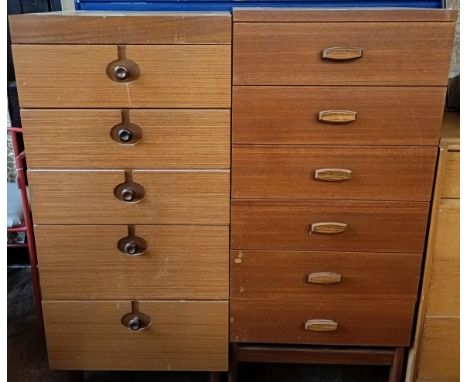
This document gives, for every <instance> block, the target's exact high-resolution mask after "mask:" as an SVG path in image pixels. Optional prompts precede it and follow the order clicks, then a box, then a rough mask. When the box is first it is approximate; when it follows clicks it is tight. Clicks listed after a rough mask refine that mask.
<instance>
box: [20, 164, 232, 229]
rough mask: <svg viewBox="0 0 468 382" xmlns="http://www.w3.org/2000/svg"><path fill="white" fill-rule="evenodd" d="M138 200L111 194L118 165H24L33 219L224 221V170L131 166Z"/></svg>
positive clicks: (226, 186)
mask: <svg viewBox="0 0 468 382" xmlns="http://www.w3.org/2000/svg"><path fill="white" fill-rule="evenodd" d="M132 173H133V181H134V182H136V183H138V184H140V185H142V186H143V187H144V188H145V196H144V197H143V199H142V200H141V201H140V202H138V203H125V202H122V201H120V200H119V199H117V198H116V197H115V195H114V188H115V187H116V186H117V185H119V184H121V183H124V181H125V176H124V171H123V170H122V171H120V170H108V171H104V170H102V171H101V170H95V171H85V170H75V171H65V170H63V171H62V170H30V171H29V172H28V174H29V175H28V176H29V185H30V188H31V198H32V199H31V205H32V211H33V216H34V223H35V224H204V225H228V224H229V188H230V187H229V177H230V174H229V171H228V170H213V171H211V170H205V171H195V170H193V171H191V170H180V171H167V170H166V171H164V170H161V171H157V170H135V171H133V172H132Z"/></svg>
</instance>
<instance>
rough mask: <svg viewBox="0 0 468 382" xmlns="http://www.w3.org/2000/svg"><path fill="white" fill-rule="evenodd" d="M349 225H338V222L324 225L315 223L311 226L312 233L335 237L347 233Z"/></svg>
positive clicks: (324, 223)
mask: <svg viewBox="0 0 468 382" xmlns="http://www.w3.org/2000/svg"><path fill="white" fill-rule="evenodd" d="M347 228H348V225H347V224H346V223H337V222H323V223H313V224H311V226H310V233H311V234H314V233H319V234H325V235H333V234H337V233H341V232H344V231H346V229H347Z"/></svg>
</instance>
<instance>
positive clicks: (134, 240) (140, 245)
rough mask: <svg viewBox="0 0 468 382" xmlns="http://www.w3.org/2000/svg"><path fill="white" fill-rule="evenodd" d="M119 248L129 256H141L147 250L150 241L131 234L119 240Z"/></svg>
mask: <svg viewBox="0 0 468 382" xmlns="http://www.w3.org/2000/svg"><path fill="white" fill-rule="evenodd" d="M117 248H118V249H119V251H120V252H122V253H124V254H126V255H128V256H141V255H143V254H144V253H145V252H146V251H147V249H148V243H147V242H146V240H145V239H143V238H141V237H138V236H134V235H131V236H130V235H129V236H127V237H123V238H122V239H120V240H119V242H118V244H117Z"/></svg>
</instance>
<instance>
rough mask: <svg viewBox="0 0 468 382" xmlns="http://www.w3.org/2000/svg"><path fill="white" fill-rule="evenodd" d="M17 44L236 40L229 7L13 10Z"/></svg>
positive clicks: (212, 41)
mask: <svg viewBox="0 0 468 382" xmlns="http://www.w3.org/2000/svg"><path fill="white" fill-rule="evenodd" d="M8 19H9V26H10V32H11V39H12V42H13V44H230V43H231V26H232V20H231V14H230V13H229V12H158V13H155V12H152V13H149V12H143V13H137V12H98V13H96V12H77V13H73V12H64V13H58V12H57V13H56V12H53V13H47V14H45V13H33V14H21V15H10V16H9V18H8Z"/></svg>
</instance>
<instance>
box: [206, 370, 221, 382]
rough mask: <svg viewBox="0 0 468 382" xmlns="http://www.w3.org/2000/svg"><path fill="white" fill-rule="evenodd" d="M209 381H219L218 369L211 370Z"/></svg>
mask: <svg viewBox="0 0 468 382" xmlns="http://www.w3.org/2000/svg"><path fill="white" fill-rule="evenodd" d="M208 382H219V373H218V372H217V371H211V372H209V373H208Z"/></svg>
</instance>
